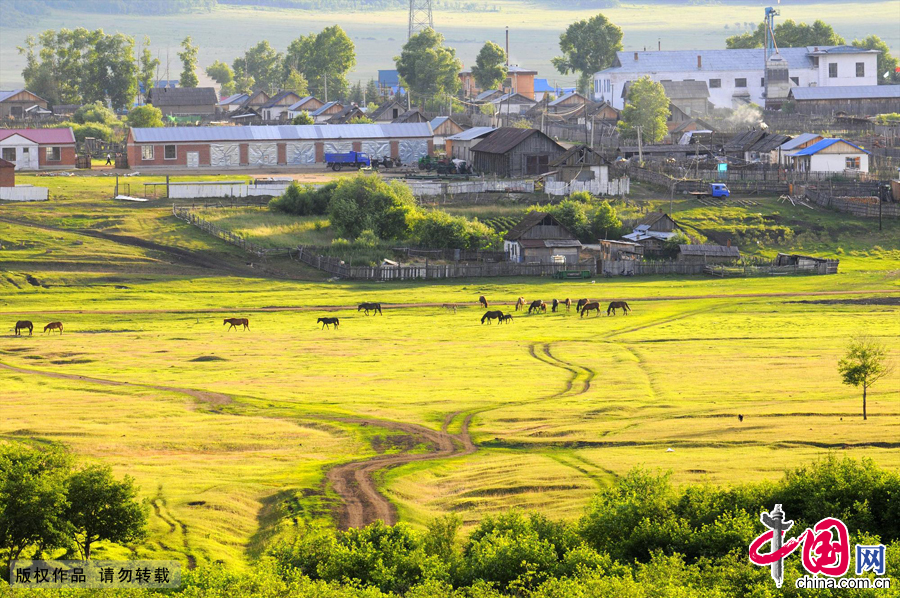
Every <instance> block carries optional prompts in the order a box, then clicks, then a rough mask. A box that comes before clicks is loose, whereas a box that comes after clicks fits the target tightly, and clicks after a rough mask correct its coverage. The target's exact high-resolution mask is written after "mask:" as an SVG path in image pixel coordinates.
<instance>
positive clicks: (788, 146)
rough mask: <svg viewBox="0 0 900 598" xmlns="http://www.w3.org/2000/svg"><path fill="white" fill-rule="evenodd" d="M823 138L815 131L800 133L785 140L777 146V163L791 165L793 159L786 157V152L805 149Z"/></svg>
mask: <svg viewBox="0 0 900 598" xmlns="http://www.w3.org/2000/svg"><path fill="white" fill-rule="evenodd" d="M823 139H825V137H824V136H823V135H819V134H817V133H801V134H800V135H797V136H796V137H794V138H793V139H789V140H787V141H785V142H784V143H782V144H781V145H780V146H779V147H778V153H779V156H778V163H779V164H781V165H782V166H792V164H793V160H792V159H791V158H789V157H788V154H790V153H792V152H795V151H799V150H802V149H805V148H807V147H809V146H811V145H812V144H814V143H817V142H819V141H822V140H823Z"/></svg>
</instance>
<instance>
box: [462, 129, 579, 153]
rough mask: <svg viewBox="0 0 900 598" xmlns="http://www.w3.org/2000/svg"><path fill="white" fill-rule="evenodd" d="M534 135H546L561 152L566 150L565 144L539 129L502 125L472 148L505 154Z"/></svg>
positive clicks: (477, 150)
mask: <svg viewBox="0 0 900 598" xmlns="http://www.w3.org/2000/svg"><path fill="white" fill-rule="evenodd" d="M532 135H540V136H542V137H546V138H547V140H548V141H549V142H550V143H551V144H552V145H555V146H556V148H557V149H558V150H559V153H560V154H561V153H563V152H564V151H565V150H564V149H563V146H561V145H560V144H558V143H556V142H555V141H553V140H552V139H550V138H549V137H547V136H546V135H544V134H543V133H541V132H540V131H538V130H537V129H520V128H518V127H501V128H499V129H497V130H496V131H494V132H493V133H491V134H490V135H488V136H487V137H486V138H485V139H483V140H481V141H479V142H478V144H477V145H475V147H473V148H472V151H473V152H482V153H485V154H505V153H507V152H508V151H510V150H512V149H513V148H515V147H516V146H518V145H519V144H520V143H522V142H524V141H525V140H526V139H528V138H529V137H531V136H532Z"/></svg>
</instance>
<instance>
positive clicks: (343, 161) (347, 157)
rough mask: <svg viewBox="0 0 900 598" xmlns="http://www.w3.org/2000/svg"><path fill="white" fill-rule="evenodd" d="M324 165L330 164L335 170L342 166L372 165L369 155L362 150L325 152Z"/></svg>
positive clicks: (361, 166)
mask: <svg viewBox="0 0 900 598" xmlns="http://www.w3.org/2000/svg"><path fill="white" fill-rule="evenodd" d="M325 165H326V167H327V166H331V170H334V171H335V172H336V171H338V170H340V169H341V168H343V167H345V166H346V167H348V168H363V167H370V166H372V161H371V160H369V156H367V155H366V154H364V153H362V152H342V153H338V154H325Z"/></svg>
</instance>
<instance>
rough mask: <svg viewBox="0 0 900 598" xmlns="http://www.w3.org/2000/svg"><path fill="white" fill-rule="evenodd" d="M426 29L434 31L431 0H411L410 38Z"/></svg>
mask: <svg viewBox="0 0 900 598" xmlns="http://www.w3.org/2000/svg"><path fill="white" fill-rule="evenodd" d="M425 28H429V29H434V20H433V19H432V18H431V0H409V37H412V36H414V35H415V34H416V33H418V32H419V31H422V30H423V29H425ZM407 39H408V38H407Z"/></svg>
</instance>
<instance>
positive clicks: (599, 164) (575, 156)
mask: <svg viewBox="0 0 900 598" xmlns="http://www.w3.org/2000/svg"><path fill="white" fill-rule="evenodd" d="M548 179H552V180H556V181H562V182H564V183H569V182H571V181H599V182H600V184H601V185H605V184H606V183H607V182H608V181H609V163H608V162H607V161H606V160H605V159H604V158H603V156H602V155H601V154H600V153H598V152H596V151H594V149H593V148H590V147H588V146H586V145H573V146H572V147H570V148H569V149H567V150H566V151H565V152H563V153H562V154H561V155H560V156H559V157H557V158H556V159H554V160H551V162H550V174H548Z"/></svg>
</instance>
